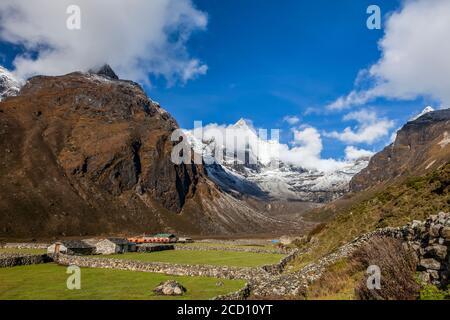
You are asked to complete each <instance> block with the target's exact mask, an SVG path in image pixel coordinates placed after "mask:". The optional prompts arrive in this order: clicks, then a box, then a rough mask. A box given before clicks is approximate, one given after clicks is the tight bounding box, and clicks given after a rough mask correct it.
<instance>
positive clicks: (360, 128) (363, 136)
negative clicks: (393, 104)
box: [325, 109, 394, 144]
mask: <svg viewBox="0 0 450 320" xmlns="http://www.w3.org/2000/svg"><path fill="white" fill-rule="evenodd" d="M343 120H344V121H354V122H356V123H357V124H356V125H355V126H354V127H346V128H345V129H344V130H343V131H342V132H337V131H332V132H326V133H325V136H327V137H329V138H334V139H338V140H340V141H342V142H344V143H346V144H355V143H356V144H360V143H366V144H372V143H374V142H376V141H379V140H380V139H381V138H384V137H386V136H388V134H389V131H390V130H391V129H392V128H393V127H394V121H392V120H389V119H387V118H380V117H379V116H378V115H377V113H376V112H375V111H370V110H366V109H362V110H360V111H355V112H351V113H349V114H347V115H345V116H344V117H343Z"/></svg>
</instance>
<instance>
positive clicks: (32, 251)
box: [0, 248, 47, 254]
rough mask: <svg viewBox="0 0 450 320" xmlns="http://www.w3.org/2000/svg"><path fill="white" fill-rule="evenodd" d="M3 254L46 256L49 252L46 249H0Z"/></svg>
mask: <svg viewBox="0 0 450 320" xmlns="http://www.w3.org/2000/svg"><path fill="white" fill-rule="evenodd" d="M2 253H24V254H45V253H47V250H45V249H15V248H11V249H9V248H8V249H7V248H0V254H2Z"/></svg>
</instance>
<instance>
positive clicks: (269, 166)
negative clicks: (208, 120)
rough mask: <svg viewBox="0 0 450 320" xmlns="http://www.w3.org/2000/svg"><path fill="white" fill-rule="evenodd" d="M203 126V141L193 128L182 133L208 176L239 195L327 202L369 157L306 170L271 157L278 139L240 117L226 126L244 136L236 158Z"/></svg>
mask: <svg viewBox="0 0 450 320" xmlns="http://www.w3.org/2000/svg"><path fill="white" fill-rule="evenodd" d="M205 129H206V130H205V131H206V137H205V136H203V141H200V140H199V139H198V138H196V137H195V136H194V134H193V132H192V131H185V134H186V137H187V139H188V141H189V142H190V144H191V145H192V147H193V149H194V151H195V152H196V153H199V154H203V156H204V160H205V168H206V171H207V173H208V176H209V177H210V179H211V180H213V181H214V182H215V183H216V184H218V185H219V186H220V187H221V188H222V189H223V190H225V191H227V192H230V193H233V194H235V195H238V196H241V195H250V196H256V197H260V198H266V199H269V200H270V199H276V200H292V201H307V202H315V203H323V202H328V201H331V200H334V199H336V198H338V197H340V196H342V195H343V194H345V193H346V192H348V190H349V182H350V180H351V179H352V177H353V176H354V175H355V174H357V173H358V172H360V171H361V170H362V169H364V168H365V167H367V165H368V163H369V158H368V157H363V158H359V159H355V160H345V161H342V162H339V165H337V166H336V169H334V170H328V171H320V170H312V169H309V170H307V169H305V168H303V167H301V166H299V165H296V164H292V163H284V162H283V161H281V160H280V159H274V158H271V156H270V150H271V148H272V149H274V148H276V147H277V146H276V144H277V143H278V142H273V141H263V140H261V139H259V138H258V135H257V134H256V132H255V130H254V129H253V127H252V126H251V125H249V124H248V123H247V122H246V121H245V120H242V119H241V120H239V121H238V122H237V123H236V124H234V125H232V126H228V127H227V128H226V129H227V130H232V131H233V130H236V132H235V134H241V136H247V138H246V139H243V140H244V141H245V143H244V142H241V143H239V142H237V143H236V142H235V143H236V144H237V145H238V146H239V144H240V145H241V147H243V149H244V150H243V151H240V152H242V153H243V154H244V155H241V157H240V159H237V157H236V151H229V149H228V148H227V146H226V144H227V143H218V141H216V139H215V138H214V137H211V136H209V135H208V132H207V131H208V130H207V127H206V128H205ZM205 131H204V134H205ZM255 143H257V144H262V147H263V149H265V150H264V151H263V152H259V150H258V151H255V150H254V146H255ZM259 148H261V146H259ZM217 149H219V150H220V151H219V154H222V152H223V159H222V160H221V161H217V160H216V159H215V156H214V154H216V155H217V154H218V153H217ZM232 150H236V149H232ZM237 150H239V147H238V149H237ZM215 152H216V153H215Z"/></svg>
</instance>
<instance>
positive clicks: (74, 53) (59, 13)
mask: <svg viewBox="0 0 450 320" xmlns="http://www.w3.org/2000/svg"><path fill="white" fill-rule="evenodd" d="M69 5H78V6H79V7H80V8H81V30H69V29H67V28H66V20H67V18H68V17H69V15H68V14H67V13H66V9H67V7H68V6H69ZM206 25H207V16H206V14H204V13H203V12H200V11H199V10H197V9H196V8H195V7H194V5H193V4H192V2H191V0H151V1H148V0H129V1H123V0H96V1H92V0H58V1H54V0H33V1H29V0H2V1H1V2H0V38H1V39H2V40H4V41H8V42H10V43H14V44H19V45H22V46H23V47H24V48H25V51H26V52H25V53H24V54H23V55H20V56H18V57H16V59H15V61H14V65H15V68H16V70H15V72H16V74H17V75H18V76H19V77H21V78H26V77H28V76H30V75H34V74H46V75H57V74H65V73H68V72H72V71H74V70H81V71H87V70H88V69H90V68H93V67H97V66H100V65H102V64H104V63H109V64H110V65H111V66H112V67H113V68H114V69H115V71H117V73H118V74H119V75H120V76H121V77H122V78H127V79H133V80H135V81H139V82H147V81H148V75H149V74H152V75H154V76H158V77H159V76H162V77H165V78H166V79H167V80H168V81H169V83H174V82H175V81H181V82H186V81H188V80H190V79H193V78H195V77H197V76H199V75H202V74H205V73H206V71H207V66H206V65H204V64H203V63H202V62H200V61H199V60H198V59H195V58H191V57H190V55H189V53H188V52H187V49H186V43H187V41H188V40H189V38H190V36H191V34H192V33H193V32H195V31H197V30H203V29H205V28H206ZM36 54H37V55H36Z"/></svg>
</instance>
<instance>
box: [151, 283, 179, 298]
mask: <svg viewBox="0 0 450 320" xmlns="http://www.w3.org/2000/svg"><path fill="white" fill-rule="evenodd" d="M153 292H154V293H155V294H157V295H160V296H182V295H183V294H184V293H185V292H186V288H185V287H183V286H182V285H181V284H180V283H178V282H177V281H175V280H168V281H166V282H162V283H160V284H159V285H158V286H157V287H156V288H155V289H154V290H153Z"/></svg>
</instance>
